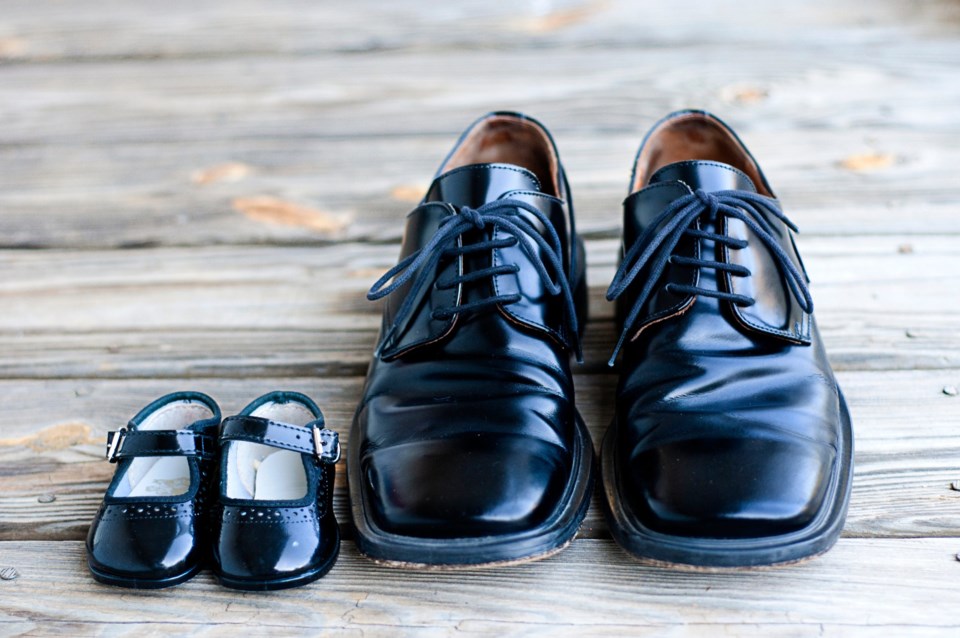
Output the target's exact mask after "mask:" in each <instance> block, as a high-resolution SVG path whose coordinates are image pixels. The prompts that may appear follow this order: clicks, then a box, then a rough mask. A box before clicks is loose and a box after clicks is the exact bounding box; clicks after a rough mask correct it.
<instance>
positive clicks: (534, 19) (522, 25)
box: [510, 0, 609, 33]
mask: <svg viewBox="0 0 960 638" xmlns="http://www.w3.org/2000/svg"><path fill="white" fill-rule="evenodd" d="M608 4H609V3H608V2H607V1H606V0H589V1H588V2H583V3H580V4H578V5H574V6H569V7H557V8H551V7H549V4H548V10H547V11H544V12H542V13H540V14H539V15H533V16H529V17H525V18H521V19H520V20H517V21H516V22H515V23H512V24H511V25H510V27H511V28H513V29H514V30H516V31H524V32H526V33H550V32H552V31H559V30H560V29H565V28H567V27H571V26H574V25H576V24H580V23H581V22H585V21H586V20H588V19H589V18H590V17H592V16H594V15H596V14H597V13H600V12H601V11H603V10H604V9H606V8H607V5H608Z"/></svg>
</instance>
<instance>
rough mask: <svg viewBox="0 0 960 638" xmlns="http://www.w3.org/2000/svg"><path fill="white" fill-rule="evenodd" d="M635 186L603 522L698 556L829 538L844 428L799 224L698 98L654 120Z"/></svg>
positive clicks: (842, 483)
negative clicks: (694, 107) (797, 237)
mask: <svg viewBox="0 0 960 638" xmlns="http://www.w3.org/2000/svg"><path fill="white" fill-rule="evenodd" d="M630 191H631V194H630V196H629V197H628V198H627V199H626V201H625V202H624V209H625V210H624V228H623V247H624V255H623V260H622V264H621V266H620V269H619V270H618V271H617V274H616V275H615V277H614V279H613V283H612V284H611V286H610V290H609V291H608V298H609V299H611V300H613V299H617V301H618V307H617V310H618V312H617V315H618V321H619V325H620V327H621V329H622V334H621V337H620V342H619V343H618V345H617V350H618V351H619V352H620V354H621V361H620V370H621V373H620V383H619V388H618V391H617V399H616V410H615V418H614V422H613V425H612V427H611V428H610V430H609V431H608V433H607V435H606V437H605V439H604V443H603V450H602V467H603V480H604V488H605V494H606V499H605V500H606V505H607V514H608V520H609V523H610V528H611V531H612V533H613V535H614V538H616V540H617V541H618V542H619V543H620V544H621V545H622V546H623V547H624V548H626V549H627V551H629V552H631V553H632V554H635V555H636V556H638V557H642V558H646V559H649V560H652V561H660V562H666V563H682V564H689V565H695V566H706V567H723V566H752V565H764V564H773V563H782V562H790V561H795V560H798V559H801V558H804V557H807V556H811V555H814V554H818V553H820V552H824V551H826V550H827V549H829V548H830V546H831V545H833V543H834V542H835V541H836V539H837V537H838V536H839V534H840V531H841V528H842V526H843V521H844V517H845V515H846V509H847V502H848V501H849V496H850V483H851V476H852V472H853V461H852V459H853V438H852V433H851V425H850V415H849V413H848V411H847V406H846V404H845V403H844V400H843V395H842V394H841V393H840V389H839V387H838V386H837V381H836V379H835V378H834V376H833V371H832V370H831V368H830V364H829V363H828V362H827V357H826V354H825V353H824V350H823V344H822V341H821V339H820V335H819V334H818V332H817V327H816V323H815V322H814V320H813V314H812V313H813V302H812V300H811V298H810V293H809V291H808V289H807V278H806V273H805V271H804V268H803V264H802V262H801V261H800V257H799V256H798V254H797V252H796V247H795V246H794V242H793V237H792V234H791V229H792V230H796V228H795V227H794V226H793V224H792V223H791V222H790V221H789V220H788V219H787V218H786V217H785V216H784V214H783V213H782V212H781V209H780V203H779V202H778V201H777V200H776V199H775V198H774V195H773V192H772V191H771V190H770V187H769V185H768V184H767V181H766V179H765V178H764V177H763V174H762V173H761V171H760V169H759V167H758V166H757V164H756V162H755V160H754V159H753V157H752V156H751V155H750V153H749V152H748V151H747V149H746V148H745V147H744V146H743V144H742V143H741V142H740V140H739V139H738V138H737V136H736V135H735V134H734V133H733V132H732V131H731V130H730V129H729V128H728V127H727V126H726V125H725V124H724V123H723V122H721V121H720V120H719V119H717V118H716V117H714V116H712V115H710V114H708V113H704V112H701V111H682V112H678V113H674V114H672V115H670V116H668V117H666V118H665V119H663V120H661V121H660V122H659V123H658V124H657V125H656V126H654V128H653V129H652V130H651V132H650V133H648V134H647V136H646V138H645V139H644V142H643V144H642V145H641V147H640V151H639V153H638V154H637V159H636V163H635V166H634V170H633V178H632V183H631V188H630ZM616 356H617V352H614V358H616Z"/></svg>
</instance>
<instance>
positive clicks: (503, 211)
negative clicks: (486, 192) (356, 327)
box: [367, 199, 582, 361]
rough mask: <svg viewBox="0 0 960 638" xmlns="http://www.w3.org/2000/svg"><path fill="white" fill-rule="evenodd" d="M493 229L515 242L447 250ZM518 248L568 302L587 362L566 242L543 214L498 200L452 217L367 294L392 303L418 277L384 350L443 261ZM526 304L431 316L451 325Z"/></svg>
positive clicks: (498, 300)
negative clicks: (462, 317)
mask: <svg viewBox="0 0 960 638" xmlns="http://www.w3.org/2000/svg"><path fill="white" fill-rule="evenodd" d="M517 209H523V210H525V211H527V212H529V213H530V214H532V215H533V216H534V217H536V218H537V219H538V220H539V221H540V223H541V224H543V226H544V228H545V229H546V232H547V238H548V239H549V242H548V241H547V239H544V237H543V236H542V235H541V234H540V232H539V231H538V230H537V228H536V227H535V226H534V225H533V224H532V223H530V222H529V221H527V220H526V219H524V218H523V217H522V216H521V215H519V214H518V213H517ZM488 226H490V227H493V226H496V227H497V228H498V229H500V230H502V231H504V232H505V233H507V234H508V235H510V237H505V238H503V239H487V240H483V241H479V242H475V243H472V244H467V245H463V246H454V247H452V248H444V246H446V245H447V244H449V243H451V242H453V240H454V239H456V238H457V237H458V236H460V235H463V234H464V233H466V232H468V231H470V230H483V229H484V228H487V227H488ZM524 236H526V237H529V238H530V239H532V240H533V241H534V243H535V244H536V245H537V247H539V249H540V251H541V252H542V253H543V255H544V256H545V257H546V263H544V259H543V258H542V257H541V254H540V253H539V252H538V251H537V250H536V249H535V248H534V247H532V246H531V245H530V243H529V242H526V241H523V239H522V238H523V237H524ZM517 245H519V246H520V248H521V250H523V253H524V254H525V255H526V256H527V258H528V259H529V260H530V262H531V263H532V264H533V267H534V268H535V269H536V271H537V274H538V275H539V276H540V280H541V281H542V282H543V285H544V286H545V287H546V289H547V292H548V293H549V294H550V295H552V296H556V295H561V296H562V297H563V300H564V305H565V311H566V312H565V314H566V317H567V327H568V328H569V329H570V333H571V334H572V335H573V337H572V339H573V345H574V350H575V353H576V355H577V360H578V361H581V360H582V355H581V349H580V332H579V329H578V327H577V312H576V307H575V306H574V301H573V293H572V291H571V289H570V282H569V281H567V276H566V274H565V273H564V270H563V246H562V244H561V242H560V237H559V235H557V231H556V229H555V228H554V227H553V224H552V223H551V222H550V220H549V219H548V218H547V217H546V216H545V215H544V214H543V213H541V212H540V210H539V209H537V208H536V207H535V206H533V205H532V204H528V203H527V202H522V201H520V200H516V199H502V200H496V201H493V202H488V203H486V204H484V205H483V206H480V207H479V208H470V207H469V206H463V207H461V208H460V211H459V214H457V215H450V216H449V217H447V218H446V219H444V220H443V221H442V222H440V227H439V228H438V229H437V231H436V233H434V235H433V237H431V238H430V241H428V242H427V244H426V245H425V246H424V247H423V248H421V249H420V250H417V251H416V252H414V253H411V254H410V255H409V256H407V257H405V258H404V259H402V260H401V261H400V262H399V263H398V264H397V265H396V266H394V267H393V268H391V269H390V270H388V271H387V272H386V273H385V274H384V275H383V276H382V277H381V278H380V279H378V280H377V282H376V283H375V284H373V286H372V287H371V288H370V291H369V292H368V293H367V299H369V300H371V301H375V300H377V299H382V298H383V297H386V296H387V295H389V294H391V293H392V292H394V291H395V290H397V289H398V288H400V287H401V286H403V285H404V284H406V283H407V282H408V281H410V280H411V279H413V278H414V276H416V279H414V281H413V285H412V287H411V288H410V291H409V292H408V293H407V297H406V299H404V301H403V304H401V306H400V308H399V309H398V310H397V314H396V315H395V316H394V319H393V324H392V325H391V326H390V329H389V331H388V332H387V334H386V335H385V336H384V338H383V340H382V341H381V344H383V343H386V342H387V341H388V340H389V338H390V336H391V335H393V333H394V332H395V331H396V330H397V329H398V328H399V326H401V325H402V323H403V321H404V319H405V318H406V317H407V315H408V314H409V313H410V312H411V310H412V309H413V302H414V300H415V299H416V298H417V297H418V295H419V293H420V290H421V289H422V288H423V287H424V286H426V285H429V284H430V281H431V279H432V277H433V272H434V269H435V268H436V266H437V264H438V263H439V261H440V259H442V258H445V257H459V256H462V255H468V254H472V253H481V252H484V251H490V250H492V249H494V248H509V247H511V246H517ZM548 266H549V270H550V271H552V272H553V273H554V275H555V277H556V279H554V278H552V277H551V275H550V272H549V271H548ZM519 271H520V266H519V265H517V264H500V265H491V266H489V267H487V268H481V269H479V270H475V271H473V272H469V273H467V274H465V275H459V276H455V277H451V278H450V279H447V280H440V279H438V280H437V281H436V283H435V284H434V285H435V286H436V287H437V289H439V290H447V289H450V288H454V287H456V286H458V285H460V284H466V283H470V282H474V281H478V280H481V279H485V278H488V277H494V276H496V275H504V274H511V273H516V272H519ZM391 280H392V281H391ZM388 282H390V283H389V285H387V284H388ZM520 298H521V297H520V295H519V294H510V295H493V296H488V297H485V298H483V299H478V300H476V301H472V302H469V303H465V304H461V305H458V306H453V307H448V308H436V309H434V311H433V313H432V315H431V316H432V317H433V318H434V319H448V318H450V317H452V316H454V315H457V314H460V313H462V312H467V311H471V310H477V309H480V308H484V307H489V306H495V305H497V304H503V305H507V304H512V303H516V302H518V301H520Z"/></svg>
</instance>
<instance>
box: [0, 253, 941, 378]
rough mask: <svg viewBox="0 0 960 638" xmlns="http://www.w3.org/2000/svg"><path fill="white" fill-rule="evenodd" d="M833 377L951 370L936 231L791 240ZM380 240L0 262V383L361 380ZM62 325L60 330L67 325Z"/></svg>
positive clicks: (601, 334)
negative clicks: (804, 270) (368, 293)
mask: <svg viewBox="0 0 960 638" xmlns="http://www.w3.org/2000/svg"><path fill="white" fill-rule="evenodd" d="M800 244H801V249H802V250H803V252H804V255H805V258H806V262H807V265H808V267H809V270H810V273H811V277H812V278H813V281H814V284H813V293H814V296H815V299H816V301H817V317H818V320H819V323H820V327H821V329H822V331H823V334H824V338H825V340H826V343H827V346H828V349H829V351H830V353H831V356H832V357H833V361H834V363H835V365H836V366H837V368H838V369H846V370H855V369H869V368H873V369H884V368H938V367H955V366H956V365H957V362H958V359H960V345H958V342H960V335H958V334H957V333H956V331H955V330H952V329H951V326H953V325H954V324H955V323H956V322H957V320H958V319H957V316H958V314H960V299H958V298H957V297H956V296H955V295H948V294H944V293H945V291H946V290H949V289H951V288H952V287H955V286H956V285H957V283H958V282H957V279H958V277H960V275H958V274H957V273H958V272H960V261H958V260H960V253H958V252H957V251H956V249H955V247H954V242H953V240H952V239H951V238H949V237H932V236H916V237H911V238H896V237H870V236H853V237H806V236H801V238H800ZM396 250H397V249H396V247H395V246H391V245H362V244H343V245H335V246H327V247H284V248H277V247H230V248H228V247H217V248H206V249H203V250H198V249H195V248H163V249H153V250H125V251H109V252H100V251H59V250H58V251H39V252H38V251H25V250H17V251H12V250H7V251H2V252H0V274H2V276H0V299H2V302H3V305H4V309H5V312H4V313H3V314H2V315H0V345H3V346H4V347H3V348H0V377H18V376H23V377H44V376H48V377H69V376H74V377H87V376H97V377H136V376H151V375H153V376H166V377H169V376H187V377H192V376H205V375H213V374H222V375H225V376H243V375H246V374H252V375H260V376H263V375H278V374H280V375H294V376H296V375H311V374H318V375H320V374H322V375H327V376H330V375H336V374H341V373H344V372H346V373H349V374H361V373H362V372H363V370H364V369H365V366H366V362H367V360H368V357H369V354H370V350H371V344H372V343H373V340H374V335H375V333H376V331H377V330H378V329H379V326H380V313H379V306H378V305H377V304H373V303H369V302H367V301H366V299H365V298H364V292H365V290H366V288H367V286H369V284H370V283H371V281H373V280H374V279H375V278H376V277H377V276H378V275H379V274H380V273H382V272H383V271H384V270H386V269H387V268H388V267H389V266H390V265H392V264H393V262H394V259H395V254H396ZM617 250H618V249H617V242H616V241H613V240H595V241H591V242H589V243H588V259H589V270H588V273H589V280H590V283H591V289H590V311H591V317H592V318H593V321H592V322H591V324H590V325H589V326H588V329H587V336H586V343H585V345H586V361H587V364H586V367H585V370H587V371H599V372H602V371H603V370H604V366H605V362H606V358H607V356H608V353H609V351H610V348H611V347H612V344H613V343H614V334H613V332H614V327H613V323H612V312H613V310H612V306H611V304H609V303H607V302H606V301H605V300H604V299H603V291H604V288H605V286H606V284H607V282H608V281H609V279H610V277H611V276H612V274H613V270H614V265H615V259H616V252H617ZM65 317H67V318H69V320H67V321H65V320H64V318H65Z"/></svg>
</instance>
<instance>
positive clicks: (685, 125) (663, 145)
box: [630, 113, 773, 197]
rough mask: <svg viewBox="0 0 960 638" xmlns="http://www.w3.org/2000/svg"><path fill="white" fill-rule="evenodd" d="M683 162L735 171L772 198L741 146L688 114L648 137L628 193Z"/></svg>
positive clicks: (718, 127)
mask: <svg viewBox="0 0 960 638" xmlns="http://www.w3.org/2000/svg"><path fill="white" fill-rule="evenodd" d="M686 160H708V161H714V162H723V163H724V164H729V165H731V166H733V167H734V168H738V169H740V170H741V171H743V172H744V173H746V174H747V176H748V177H749V178H750V179H751V180H752V181H753V183H754V185H755V186H756V187H757V192H759V193H760V194H762V195H767V196H771V197H772V196H773V194H772V193H771V192H770V191H769V190H768V189H767V188H766V187H765V186H764V184H763V180H762V179H761V178H760V170H759V169H758V168H757V165H756V163H755V162H754V161H753V160H752V159H751V158H750V156H749V155H748V154H747V152H746V150H744V148H743V145H742V144H740V143H739V142H738V141H737V139H736V138H735V137H734V136H733V135H732V134H731V133H730V132H729V131H728V130H727V129H726V128H724V127H723V126H722V125H721V124H719V123H718V122H717V121H716V120H714V119H713V118H711V117H710V116H709V115H703V114H700V113H690V114H688V115H682V116H680V117H677V118H675V119H671V120H668V121H666V122H664V123H662V124H660V125H659V126H658V127H657V128H656V129H654V131H653V132H652V133H651V134H650V137H649V138H648V139H647V143H646V145H644V147H643V151H642V152H641V153H640V157H638V158H637V165H636V170H635V173H634V175H635V177H634V182H633V184H632V186H631V189H630V190H631V192H636V191H638V190H640V189H641V188H643V187H644V186H646V185H647V181H648V180H649V179H650V177H651V176H652V175H653V174H654V173H656V172H657V171H658V170H659V169H661V168H663V167H664V166H666V165H667V164H673V163H674V162H683V161H686Z"/></svg>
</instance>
